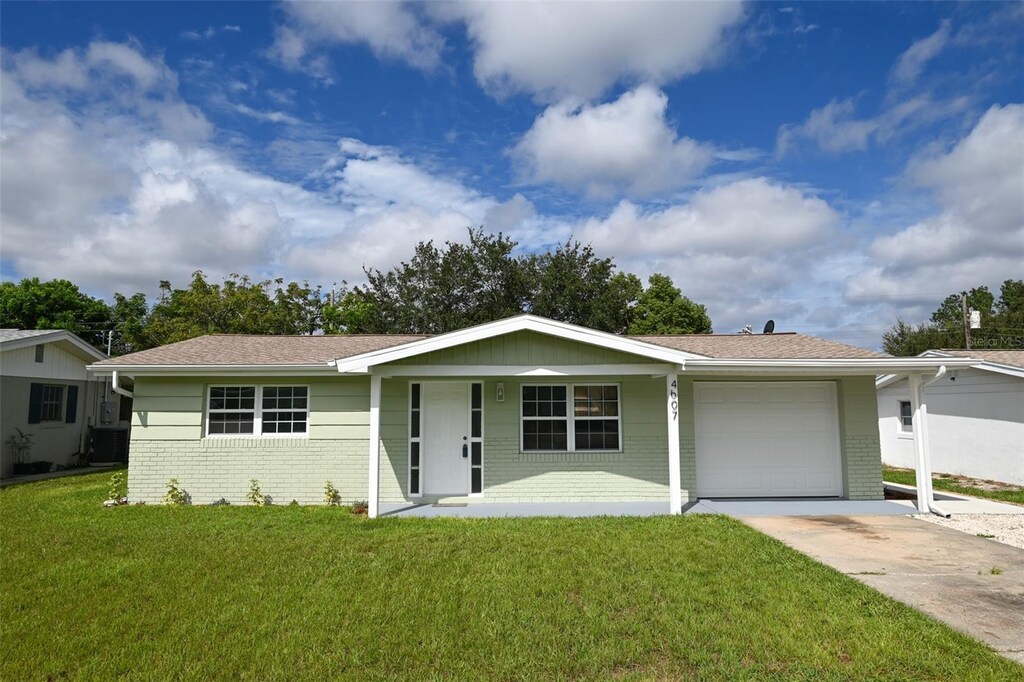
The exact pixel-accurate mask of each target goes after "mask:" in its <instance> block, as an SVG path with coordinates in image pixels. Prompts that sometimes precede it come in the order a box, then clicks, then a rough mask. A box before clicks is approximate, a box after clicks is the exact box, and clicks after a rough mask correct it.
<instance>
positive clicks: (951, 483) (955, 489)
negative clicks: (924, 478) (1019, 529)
mask: <svg viewBox="0 0 1024 682" xmlns="http://www.w3.org/2000/svg"><path fill="white" fill-rule="evenodd" d="M882 476H883V478H885V480H886V481H888V482H890V483H901V484H903V485H913V486H916V485H917V479H916V477H915V474H914V470H913V469H897V468H896V467H890V466H883V467H882ZM932 486H933V487H934V488H935V489H936V490H946V491H948V492H951V493H959V494H961V495H970V496H972V497H983V498H985V499H989V500H998V501H999V502H1010V503H1011V504H1021V505H1024V488H1016V489H1010V490H986V489H985V488H978V487H975V486H969V485H964V484H963V483H961V482H960V481H959V480H958V479H957V478H955V477H952V476H950V477H946V476H944V475H942V474H935V475H933V476H932Z"/></svg>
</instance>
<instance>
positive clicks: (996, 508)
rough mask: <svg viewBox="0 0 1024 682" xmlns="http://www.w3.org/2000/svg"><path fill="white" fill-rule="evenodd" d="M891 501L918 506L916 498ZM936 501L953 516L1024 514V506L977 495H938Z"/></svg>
mask: <svg viewBox="0 0 1024 682" xmlns="http://www.w3.org/2000/svg"><path fill="white" fill-rule="evenodd" d="M890 502H892V504H898V505H902V506H904V507H914V508H915V509H916V508H917V507H916V506H915V504H916V503H915V502H914V500H890ZM935 503H936V504H937V505H938V506H939V507H940V508H941V509H942V511H944V512H948V513H950V514H952V515H953V516H956V515H957V514H1024V507H1021V506H1020V505H1016V504H1007V503H1005V502H996V501H995V500H982V499H979V498H977V497H960V498H956V499H946V500H940V499H939V498H938V497H937V496H936V498H935Z"/></svg>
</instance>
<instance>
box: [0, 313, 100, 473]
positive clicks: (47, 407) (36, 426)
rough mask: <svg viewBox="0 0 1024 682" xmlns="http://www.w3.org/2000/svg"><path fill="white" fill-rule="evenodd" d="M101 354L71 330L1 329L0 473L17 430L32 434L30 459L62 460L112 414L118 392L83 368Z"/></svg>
mask: <svg viewBox="0 0 1024 682" xmlns="http://www.w3.org/2000/svg"><path fill="white" fill-rule="evenodd" d="M106 357H107V356H106V355H105V354H103V353H101V352H100V351H98V350H96V349H95V348H93V347H92V346H91V345H89V344H88V343H86V342H85V341H83V340H82V339H80V338H78V337H77V336H75V335H74V334H72V333H71V332H67V331H63V330H21V329H0V437H2V438H3V443H0V446H2V451H0V476H3V477H4V478H6V477H7V476H9V475H11V472H12V468H13V456H12V453H11V450H10V448H9V447H8V439H9V438H10V437H11V436H12V435H15V434H16V433H17V431H16V429H21V431H23V432H25V433H28V434H31V435H32V442H33V447H32V450H31V454H30V459H31V460H32V461H37V462H38V461H48V462H53V463H54V464H57V465H62V464H67V463H68V462H69V461H70V460H71V458H72V457H73V456H74V455H75V454H76V453H78V452H84V451H85V450H86V448H87V447H88V441H87V439H88V436H89V427H90V426H94V425H98V424H100V423H101V422H103V421H104V419H105V418H106V419H112V418H116V416H117V403H118V401H117V395H111V394H108V393H107V384H108V382H107V381H104V380H96V379H92V378H90V377H89V374H88V372H87V371H86V366H87V365H89V364H90V363H93V362H98V361H100V360H104V359H105V358H106ZM104 403H106V407H107V414H106V415H104V414H102V412H101V411H102V408H103V407H104Z"/></svg>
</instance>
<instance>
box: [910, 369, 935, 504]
mask: <svg viewBox="0 0 1024 682" xmlns="http://www.w3.org/2000/svg"><path fill="white" fill-rule="evenodd" d="M908 379H909V382H910V406H911V408H912V409H913V417H912V418H911V419H912V422H911V430H912V433H913V435H914V461H915V463H916V465H917V466H916V467H915V482H916V483H917V510H918V511H919V512H921V513H922V514H927V513H928V500H930V499H931V498H932V472H931V466H930V465H929V462H928V401H927V400H926V399H925V397H924V391H923V386H922V377H921V375H920V374H911V375H910V376H909V377H908Z"/></svg>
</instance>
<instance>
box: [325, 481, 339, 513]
mask: <svg viewBox="0 0 1024 682" xmlns="http://www.w3.org/2000/svg"><path fill="white" fill-rule="evenodd" d="M324 503H326V504H327V506H328V507H338V506H341V493H340V492H338V489H337V488H335V487H334V484H333V483H331V482H330V481H327V484H326V485H324Z"/></svg>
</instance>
